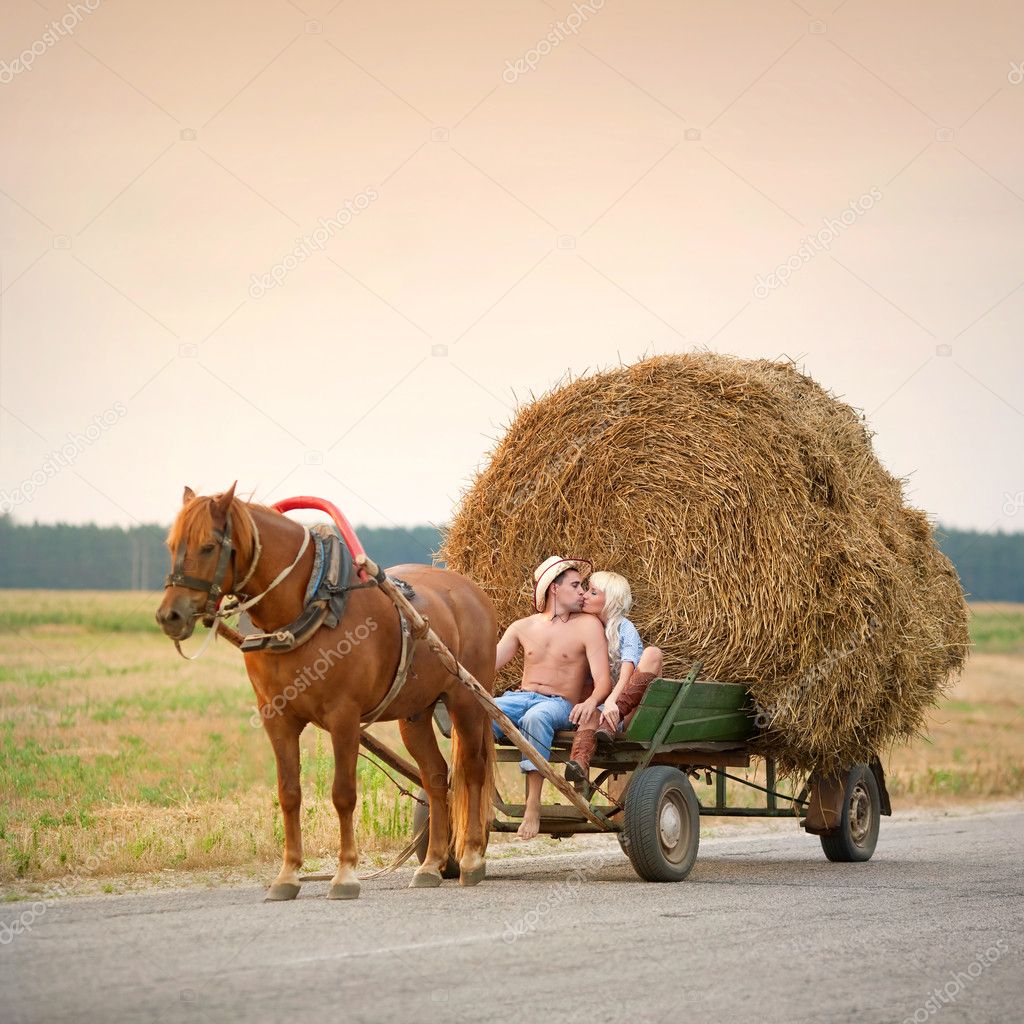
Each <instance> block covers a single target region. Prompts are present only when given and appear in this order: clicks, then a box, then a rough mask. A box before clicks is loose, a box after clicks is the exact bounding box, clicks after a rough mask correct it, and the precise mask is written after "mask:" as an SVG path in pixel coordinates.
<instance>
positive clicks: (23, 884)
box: [0, 591, 1024, 898]
mask: <svg viewBox="0 0 1024 1024" xmlns="http://www.w3.org/2000/svg"><path fill="white" fill-rule="evenodd" d="M157 600H158V596H157V595H154V594H145V595H138V594H112V593H102V594H94V593H88V594H83V593H77V592H52V591H51V592H37V591H30V592H20V593H19V592H14V591H0V623H2V624H3V628H0V886H2V888H3V890H4V891H5V892H7V893H8V894H10V895H11V897H12V898H13V897H16V896H18V895H24V894H25V893H26V892H28V891H29V890H30V888H31V887H33V886H35V887H36V888H37V889H38V886H39V885H42V884H45V885H50V884H53V882H52V880H54V879H60V880H61V885H64V884H65V883H67V884H68V888H74V887H75V886H74V885H72V884H71V883H70V882H69V879H70V878H72V876H74V877H77V878H78V879H79V880H80V882H78V883H75V885H79V884H92V885H98V886H106V885H110V884H114V883H111V882H110V881H109V880H110V879H112V878H113V877H114V876H121V877H123V876H127V875H136V876H140V877H141V876H143V875H147V874H152V873H154V872H167V871H171V870H173V869H180V870H181V871H192V872H195V871H201V870H204V869H211V870H213V869H215V870H217V871H223V870H225V869H240V870H243V871H246V872H256V873H258V874H260V875H261V876H263V877H265V878H268V879H269V877H271V876H272V874H273V871H274V870H275V864H276V862H277V861H278V859H279V858H280V855H281V848H282V834H281V818H280V814H279V811H278V808H277V796H276V786H275V777H274V766H273V757H272V754H271V751H270V746H269V744H268V743H267V741H266V738H265V737H264V735H263V732H262V729H260V728H253V726H252V725H251V724H250V718H251V716H252V712H253V707H254V700H253V696H252V691H251V688H250V686H249V683H248V680H247V678H246V676H245V672H244V670H243V668H242V665H241V662H240V659H239V657H238V653H237V652H236V651H235V650H234V649H233V648H230V647H228V646H227V645H220V644H218V645H217V646H215V647H214V648H213V649H212V650H211V651H210V652H208V654H207V656H206V657H205V658H204V659H202V660H201V661H199V662H196V663H192V662H185V661H182V660H181V659H179V658H178V657H177V656H176V655H175V654H174V651H173V648H172V647H171V645H170V643H169V642H168V641H167V640H166V639H165V638H164V637H162V636H161V635H160V634H158V633H156V632H155V631H153V630H151V629H150V628H149V626H148V624H147V623H146V621H145V617H144V616H143V611H146V612H148V614H149V615H151V614H152V610H153V608H154V607H155V606H156V603H157ZM15 608H18V609H20V610H21V613H22V614H23V616H24V617H25V618H28V619H31V620H32V621H35V622H36V624H35V625H32V626H24V627H21V628H19V629H17V630H14V629H12V628H10V626H9V625H8V623H9V622H10V618H11V612H12V611H13V610H14V609H15ZM47 617H49V618H51V619H56V620H60V621H58V622H56V623H54V622H50V623H46V622H45V621H40V620H43V619H45V618H47ZM65 620H68V621H65ZM72 620H73V621H72ZM132 621H138V623H139V625H140V628H139V629H137V630H131V629H124V628H116V629H111V628H110V624H111V622H115V623H120V624H123V623H125V622H129V623H130V622H132ZM972 630H973V632H974V633H975V636H976V637H977V638H978V641H979V645H980V648H981V649H980V650H979V652H978V653H976V654H975V655H974V656H973V658H972V659H971V661H970V662H969V665H968V668H967V671H966V672H965V674H964V676H963V679H962V680H961V681H960V682H959V683H958V685H957V687H956V689H955V690H953V691H952V693H951V694H950V697H949V699H947V700H944V701H943V702H942V703H941V704H940V706H939V707H938V708H937V709H935V710H934V711H932V712H931V714H930V715H929V718H928V726H927V729H928V733H929V738H928V741H927V742H921V743H917V744H914V745H913V746H911V747H909V748H900V747H897V748H895V749H894V750H892V751H889V752H886V754H885V761H886V768H887V772H888V774H889V779H890V789H891V791H892V793H893V796H894V798H895V799H896V802H897V806H898V807H905V806H906V805H907V803H908V802H911V801H912V802H914V803H920V802H933V801H936V800H943V801H949V800H951V799H966V798H972V797H975V796H990V795H999V794H1019V793H1021V792H1022V791H1024V773H1022V770H1021V767H1020V765H1021V748H1022V740H1021V735H1022V732H1024V730H1022V729H1021V725H1022V724H1024V722H1022V718H1021V716H1022V713H1024V606H1013V605H1002V606H979V607H978V609H977V610H976V611H975V616H974V620H973V623H972ZM195 642H198V641H193V643H195ZM189 646H191V644H190V645H189ZM375 731H376V732H378V734H379V735H381V737H382V739H384V740H385V742H387V743H389V744H390V745H391V746H393V747H395V748H396V749H398V750H399V751H402V749H403V748H402V746H401V743H400V741H399V739H398V735H397V729H396V728H395V727H394V726H393V725H391V724H384V725H382V726H378V727H375ZM302 761H303V795H304V807H305V810H304V836H305V845H306V854H307V867H309V868H311V869H319V868H320V867H321V866H323V867H329V866H330V865H331V864H333V862H334V859H335V850H336V845H337V818H336V816H335V814H334V809H333V807H332V806H331V803H330V796H329V787H330V779H331V771H332V764H331V758H330V754H329V744H328V743H327V741H326V737H325V736H324V735H323V734H322V733H320V732H319V731H318V730H315V729H309V730H307V732H306V734H305V735H304V737H303V752H302ZM360 764H361V766H362V767H361V772H362V777H361V792H362V799H361V804H360V808H359V810H358V814H357V826H358V831H359V840H360V847H361V849H362V850H363V851H364V854H366V855H367V857H368V859H369V861H370V862H372V863H380V862H382V861H384V860H386V859H388V858H389V857H390V855H391V854H392V853H393V852H394V851H396V850H397V849H398V848H400V847H401V846H403V845H404V844H405V843H406V842H407V841H408V837H409V834H410V824H411V817H412V807H411V802H410V801H409V800H408V799H407V798H405V797H402V796H400V795H398V794H397V791H395V790H394V789H393V787H392V786H391V784H390V783H389V782H388V781H387V780H386V779H384V778H383V776H382V775H381V774H380V773H379V772H378V771H377V770H376V769H373V768H371V767H370V766H369V765H368V764H367V763H366V762H362V761H361V762H360ZM500 767H501V768H502V769H504V770H503V771H502V776H503V783H502V785H503V791H504V793H505V795H506V797H509V798H515V799H518V798H519V795H520V792H521V790H520V786H521V780H520V778H519V775H518V771H517V769H516V768H515V766H514V765H503V766H500ZM751 777H754V776H753V774H751ZM731 789H732V790H734V791H735V793H736V794H737V797H740V796H742V798H743V799H747V800H749V801H751V802H752V800H753V799H754V798H753V796H752V794H750V793H749V791H743V790H740V789H738V788H736V787H731ZM709 820H710V821H712V822H717V821H718V819H709ZM502 841H503V840H502V839H501V837H497V836H495V837H492V842H494V843H495V845H496V847H497V845H498V844H499V843H501V842H502ZM545 846H546V844H543V843H542V844H541V845H540V847H539V848H544V847H545ZM495 852H496V853H497V852H498V851H497V848H496V850H495ZM89 879H93V880H97V879H98V880H99V881H93V882H88V883H87V880H89ZM48 880H50V881H48ZM117 886H118V887H119V888H120V886H121V883H117Z"/></svg>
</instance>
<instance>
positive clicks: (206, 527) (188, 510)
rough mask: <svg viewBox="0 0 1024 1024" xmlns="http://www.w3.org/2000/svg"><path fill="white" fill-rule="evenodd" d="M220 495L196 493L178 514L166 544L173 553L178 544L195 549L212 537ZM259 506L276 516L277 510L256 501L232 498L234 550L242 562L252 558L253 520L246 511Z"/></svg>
mask: <svg viewBox="0 0 1024 1024" xmlns="http://www.w3.org/2000/svg"><path fill="white" fill-rule="evenodd" d="M219 497H220V495H219V494H199V495H196V497H194V498H193V499H192V500H191V501H190V502H189V503H188V504H187V505H185V506H184V507H183V508H182V510H181V511H180V512H179V513H178V518H177V519H175V521H174V525H173V526H171V528H170V530H169V531H168V533H167V547H168V548H170V550H171V553H172V554H173V553H174V552H175V551H177V550H178V545H179V544H181V542H182V540H184V541H185V550H186V551H196V550H197V549H198V548H199V546H200V545H202V544H205V543H207V542H208V541H210V540H212V539H213V502H214V499H215V498H219ZM243 507H244V508H245V509H250V510H252V509H258V510H260V511H262V512H270V513H273V514H275V515H277V514H278V513H277V510H276V509H272V508H270V507H269V506H267V505H260V504H258V503H257V502H253V501H243V500H242V499H241V498H239V497H238V496H237V495H236V496H235V497H233V498H232V499H231V533H232V538H233V542H234V545H235V550H236V551H237V552H238V556H239V559H240V560H241V564H247V563H248V562H249V560H250V559H251V558H252V552H253V540H254V538H253V532H252V520H251V519H250V518H249V516H247V515H246V514H245V512H244V511H243Z"/></svg>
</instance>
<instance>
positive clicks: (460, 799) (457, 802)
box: [449, 709, 494, 860]
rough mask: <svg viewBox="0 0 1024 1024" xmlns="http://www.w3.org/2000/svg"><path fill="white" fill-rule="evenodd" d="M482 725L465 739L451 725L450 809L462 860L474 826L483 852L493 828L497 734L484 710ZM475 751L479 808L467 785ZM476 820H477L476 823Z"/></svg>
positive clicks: (481, 717)
mask: <svg viewBox="0 0 1024 1024" xmlns="http://www.w3.org/2000/svg"><path fill="white" fill-rule="evenodd" d="M478 721H479V725H477V727H476V728H475V730H471V731H470V735H467V736H463V735H462V732H461V730H460V729H459V727H458V725H456V724H455V723H454V722H453V723H452V792H451V801H450V803H449V807H450V808H451V812H450V813H451V823H452V831H453V839H454V842H453V844H452V845H453V848H454V852H455V859H456V860H461V859H462V854H463V851H464V850H465V848H466V838H467V836H468V835H469V832H470V830H471V829H472V828H473V826H475V825H478V826H479V827H480V828H481V829H482V831H483V842H484V849H485V850H486V848H487V837H488V835H489V833H490V828H491V815H492V800H493V794H494V733H493V732H492V731H491V720H490V718H489V716H488V715H487V714H486V712H484V711H483V710H482V709H481V712H480V715H479V717H478ZM473 751H476V757H477V758H478V759H481V760H482V761H483V785H482V786H481V787H480V798H479V800H478V801H477V805H478V806H477V807H476V808H474V807H473V806H472V804H473V801H472V799H471V795H470V788H469V786H468V785H467V784H466V769H467V767H468V765H467V761H469V762H470V763H472V760H473V753H472V752H473ZM474 818H475V819H476V820H474Z"/></svg>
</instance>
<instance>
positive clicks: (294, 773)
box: [263, 715, 304, 900]
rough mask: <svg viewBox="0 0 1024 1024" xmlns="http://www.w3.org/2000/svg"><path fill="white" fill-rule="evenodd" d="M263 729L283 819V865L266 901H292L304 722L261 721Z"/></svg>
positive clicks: (299, 864)
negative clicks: (269, 746) (270, 750)
mask: <svg viewBox="0 0 1024 1024" xmlns="http://www.w3.org/2000/svg"><path fill="white" fill-rule="evenodd" d="M263 726H264V728H265V729H266V731H267V735H268V736H269V737H270V742H271V744H272V745H273V747H274V757H275V758H276V759H277V798H278V801H279V802H280V804H281V815H282V817H283V818H284V863H283V864H282V865H281V871H280V873H279V874H278V876H277V878H275V879H274V884H273V885H271V887H270V889H269V890H268V891H267V896H266V898H267V899H268V900H293V899H295V897H296V896H298V894H299V871H300V869H301V868H302V817H301V814H300V811H301V808H302V780H301V776H300V773H299V736H300V734H301V733H302V729H303V726H304V723H301V722H295V721H293V720H291V719H288V718H285V717H284V716H283V715H274V716H272V717H270V718H264V719H263Z"/></svg>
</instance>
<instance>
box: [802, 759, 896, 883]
mask: <svg viewBox="0 0 1024 1024" xmlns="http://www.w3.org/2000/svg"><path fill="white" fill-rule="evenodd" d="M881 810H882V797H881V794H880V793H879V791H878V782H877V781H876V780H875V773H874V772H873V771H872V770H871V769H870V768H869V767H868V765H866V764H855V765H854V766H853V767H852V768H851V769H850V770H849V772H847V775H846V788H845V789H844V791H843V814H842V817H841V818H840V821H839V828H837V829H836V830H835V831H833V832H827V833H825V834H824V835H822V836H819V837H818V838H819V839H821V848H822V849H823V850H824V851H825V856H826V857H828V859H829V860H831V861H835V862H837V863H842V864H850V863H856V862H859V861H865V860H870V859H871V855H872V854H873V853H874V852H875V845H876V844H877V842H878V826H879V823H880V821H881V817H880V815H881Z"/></svg>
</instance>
